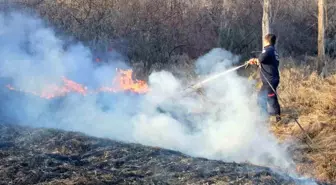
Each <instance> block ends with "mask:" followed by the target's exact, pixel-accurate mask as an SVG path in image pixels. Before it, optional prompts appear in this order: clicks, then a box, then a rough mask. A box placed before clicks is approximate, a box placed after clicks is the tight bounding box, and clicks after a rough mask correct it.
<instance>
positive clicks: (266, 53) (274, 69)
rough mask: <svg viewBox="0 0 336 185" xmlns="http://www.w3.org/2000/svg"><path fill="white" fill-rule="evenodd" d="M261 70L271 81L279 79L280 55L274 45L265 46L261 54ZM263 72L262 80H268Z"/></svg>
mask: <svg viewBox="0 0 336 185" xmlns="http://www.w3.org/2000/svg"><path fill="white" fill-rule="evenodd" d="M258 59H259V62H260V72H261V73H263V74H264V75H265V77H266V78H267V80H268V81H269V82H274V81H279V80H280V74H279V55H278V53H277V52H276V50H275V48H274V46H266V47H264V49H263V51H262V53H261V54H260V55H259V58H258ZM263 74H260V77H261V80H262V81H263V82H266V80H265V78H264V76H263Z"/></svg>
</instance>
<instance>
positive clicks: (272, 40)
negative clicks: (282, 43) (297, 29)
mask: <svg viewBox="0 0 336 185" xmlns="http://www.w3.org/2000/svg"><path fill="white" fill-rule="evenodd" d="M264 39H265V40H267V41H268V42H269V43H270V44H272V45H273V46H274V45H275V43H276V39H277V38H276V36H275V35H274V34H271V33H269V34H266V35H265V38H264Z"/></svg>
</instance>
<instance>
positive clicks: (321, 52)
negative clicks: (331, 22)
mask: <svg viewBox="0 0 336 185" xmlns="http://www.w3.org/2000/svg"><path fill="white" fill-rule="evenodd" d="M324 11H325V0H319V1H318V39H317V41H318V57H319V59H318V60H317V61H318V64H317V70H318V73H320V74H321V73H323V71H324V70H322V69H323V68H324V65H325V64H324V61H325V38H324V35H325V13H324ZM321 75H323V74H321Z"/></svg>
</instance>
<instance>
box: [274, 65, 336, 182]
mask: <svg viewBox="0 0 336 185" xmlns="http://www.w3.org/2000/svg"><path fill="white" fill-rule="evenodd" d="M334 63H335V62H334ZM334 69H335V68H330V69H329V71H330V74H329V75H328V76H327V77H325V78H323V79H322V78H321V77H319V76H318V75H317V74H316V73H315V72H312V71H311V70H310V69H309V67H293V66H287V67H284V68H283V69H282V70H281V85H280V87H279V92H278V93H279V96H280V98H281V100H282V102H280V104H281V106H282V109H283V113H284V115H289V116H291V117H292V118H295V117H296V118H297V120H298V122H299V123H300V124H301V125H302V127H303V128H304V130H305V131H306V132H307V134H308V135H309V136H310V137H311V139H312V141H313V143H311V142H310V141H309V139H308V137H307V136H306V134H305V133H304V132H303V131H302V129H300V127H299V126H298V124H297V123H295V122H294V120H293V119H291V118H287V119H286V118H285V119H284V122H288V124H286V125H284V124H278V125H273V126H272V130H273V132H274V133H275V135H276V136H278V137H279V139H280V140H288V139H295V140H297V142H295V143H296V144H295V145H293V148H292V149H293V154H294V158H295V160H296V162H297V163H298V167H297V170H298V171H299V172H300V173H302V174H305V175H308V176H313V177H315V178H317V179H319V180H323V181H328V182H332V183H335V182H336V75H335V73H333V71H332V70H334ZM306 143H308V144H310V145H311V147H309V146H308V145H307V144H306Z"/></svg>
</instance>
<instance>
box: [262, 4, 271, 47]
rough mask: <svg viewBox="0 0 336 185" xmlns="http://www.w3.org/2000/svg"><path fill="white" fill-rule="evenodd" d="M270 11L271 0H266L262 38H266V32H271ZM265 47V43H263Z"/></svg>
mask: <svg viewBox="0 0 336 185" xmlns="http://www.w3.org/2000/svg"><path fill="white" fill-rule="evenodd" d="M270 11H271V4H270V0H264V5H263V18H262V40H263V39H264V37H265V35H266V34H268V33H271V26H270ZM263 47H264V43H263Z"/></svg>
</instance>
